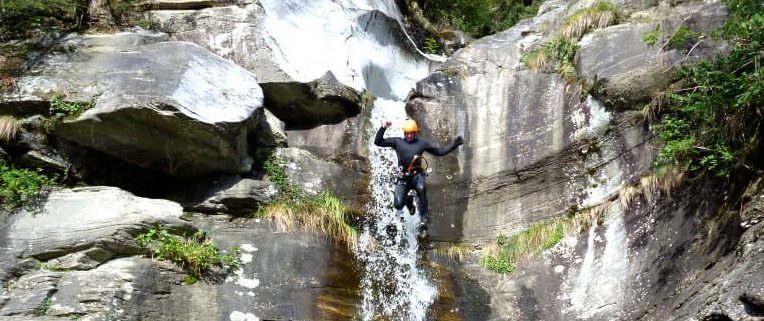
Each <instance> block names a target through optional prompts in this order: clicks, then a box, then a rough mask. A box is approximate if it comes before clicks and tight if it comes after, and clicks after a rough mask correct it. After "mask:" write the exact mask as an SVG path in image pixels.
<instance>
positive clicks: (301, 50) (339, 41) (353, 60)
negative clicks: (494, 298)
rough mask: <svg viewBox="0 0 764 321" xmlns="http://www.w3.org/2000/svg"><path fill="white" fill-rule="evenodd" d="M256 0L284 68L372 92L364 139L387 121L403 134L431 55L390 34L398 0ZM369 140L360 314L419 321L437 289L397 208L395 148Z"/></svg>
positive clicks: (412, 227) (411, 226)
mask: <svg viewBox="0 0 764 321" xmlns="http://www.w3.org/2000/svg"><path fill="white" fill-rule="evenodd" d="M259 3H260V5H261V6H262V8H263V10H264V11H265V13H266V16H265V18H264V21H263V25H264V26H265V28H266V29H267V34H268V37H267V38H266V44H267V45H268V47H269V48H270V52H272V53H274V57H273V58H274V59H275V60H276V61H277V62H278V63H279V66H280V68H281V69H282V70H283V71H284V72H286V73H287V74H289V76H290V77H292V78H294V79H298V80H302V81H310V80H313V79H316V78H318V77H320V76H321V75H323V74H324V73H325V72H326V71H327V69H328V70H329V71H331V72H332V73H333V75H334V76H335V77H336V78H337V79H338V80H339V81H340V82H342V83H343V84H346V85H348V86H351V87H353V88H356V89H357V90H359V91H361V90H367V91H368V92H369V93H371V94H372V95H374V96H375V97H376V98H377V99H376V100H375V103H374V107H373V109H372V113H371V123H372V126H369V127H370V128H368V129H367V130H368V131H370V133H369V134H370V135H368V136H367V137H374V133H375V131H376V129H377V128H379V124H380V122H381V121H382V120H391V121H393V127H392V128H390V129H389V130H388V135H397V136H402V132H401V129H400V125H401V123H402V122H403V120H404V119H405V117H406V114H405V108H404V102H403V100H404V99H405V97H406V95H407V94H408V93H409V91H410V90H411V88H412V87H414V85H415V84H416V82H417V81H418V80H420V79H422V78H424V77H426V76H427V74H428V72H429V66H430V60H429V59H427V58H425V57H424V55H423V54H422V53H421V52H419V51H412V50H411V48H412V47H411V46H410V44H406V42H407V41H410V39H408V38H406V37H403V38H401V37H399V36H398V35H399V34H398V33H396V32H392V29H393V28H395V27H396V26H394V24H395V23H396V21H400V19H401V17H400V12H399V11H398V9H397V6H396V5H395V1H394V0H374V1H371V0H331V1H330V0H312V1H304V0H261V1H260V2H259ZM430 58H433V57H430ZM367 143H368V147H369V148H368V150H369V160H370V163H371V180H370V189H371V192H372V200H371V201H370V203H369V204H368V210H369V215H370V217H372V219H371V222H370V223H369V224H368V225H367V226H366V227H364V228H363V230H362V232H361V233H360V234H361V235H360V237H359V241H358V244H359V246H358V248H357V256H358V260H359V262H360V265H361V266H362V270H363V271H362V272H363V275H362V276H361V278H362V281H361V287H362V288H361V292H362V295H363V302H362V311H361V315H362V317H363V320H365V321H366V320H368V321H370V320H411V321H422V320H425V319H426V315H427V309H428V307H429V305H430V304H431V303H432V302H433V301H434V300H435V296H436V289H435V286H434V285H433V284H432V282H431V281H429V280H428V278H427V275H426V273H425V271H424V270H423V269H422V267H421V266H420V263H419V257H418V256H419V253H420V252H419V251H418V247H419V244H418V242H417V239H416V234H417V233H416V232H417V231H416V226H417V224H418V221H419V217H418V215H409V214H408V213H406V214H405V215H403V214H401V213H396V211H395V210H394V209H393V206H392V191H393V181H394V177H395V173H394V170H395V167H396V164H397V159H396V156H395V153H394V152H393V151H392V150H391V149H389V148H380V147H377V146H374V145H373V141H371V140H370V141H369V142H367ZM401 218H403V219H401ZM388 226H390V227H391V228H388ZM393 231H397V233H392V232H393Z"/></svg>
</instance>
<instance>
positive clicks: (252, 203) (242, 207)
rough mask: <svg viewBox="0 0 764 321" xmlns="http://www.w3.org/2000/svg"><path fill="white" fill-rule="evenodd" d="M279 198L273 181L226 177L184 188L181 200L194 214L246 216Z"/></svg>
mask: <svg viewBox="0 0 764 321" xmlns="http://www.w3.org/2000/svg"><path fill="white" fill-rule="evenodd" d="M277 195H278V191H277V189H276V187H275V186H273V183H271V182H269V181H264V180H255V179H250V178H240V177H230V176H223V177H218V178H216V179H214V180H212V181H208V182H202V183H199V184H198V185H197V186H193V187H192V188H187V189H184V190H182V191H181V192H180V193H179V194H178V198H179V201H180V202H181V204H182V205H183V206H184V208H186V209H188V210H190V211H195V212H201V213H227V214H237V215H246V214H252V213H254V212H255V211H256V210H257V208H258V207H259V206H260V205H262V204H264V203H267V202H268V201H271V200H273V199H274V198H275V197H276V196H277Z"/></svg>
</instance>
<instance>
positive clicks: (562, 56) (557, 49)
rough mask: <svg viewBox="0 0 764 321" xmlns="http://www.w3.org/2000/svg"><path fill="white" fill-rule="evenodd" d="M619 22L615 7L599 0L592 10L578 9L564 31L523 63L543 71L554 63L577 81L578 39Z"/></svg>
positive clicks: (523, 58)
mask: <svg viewBox="0 0 764 321" xmlns="http://www.w3.org/2000/svg"><path fill="white" fill-rule="evenodd" d="M617 19H618V15H617V14H616V8H615V5H613V4H612V3H610V2H606V1H599V2H597V3H596V4H594V5H593V6H591V7H588V8H583V9H580V10H577V11H576V12H574V13H573V14H571V15H570V16H568V17H567V18H566V19H565V22H564V23H563V25H562V28H561V29H560V31H559V32H558V33H557V35H555V36H553V37H552V40H549V41H547V42H545V43H544V44H543V45H542V46H541V47H540V48H537V49H535V50H530V51H528V52H525V53H523V55H522V56H521V57H520V60H521V61H522V62H523V63H524V64H525V65H526V66H528V67H530V68H531V69H532V70H536V71H537V70H540V69H542V68H544V67H545V66H546V65H547V64H549V63H552V62H554V63H555V71H556V72H557V73H559V74H560V76H561V77H562V78H563V79H565V80H567V81H573V80H575V79H576V66H575V62H574V59H575V57H576V52H577V51H578V40H579V39H580V38H581V37H582V36H583V35H584V34H586V33H587V32H589V31H591V30H593V29H595V28H604V27H607V26H609V25H611V24H613V23H615V22H616V21H617Z"/></svg>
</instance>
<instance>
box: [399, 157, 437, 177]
mask: <svg viewBox="0 0 764 321" xmlns="http://www.w3.org/2000/svg"><path fill="white" fill-rule="evenodd" d="M418 159H420V160H422V161H424V162H419V165H418V166H417V165H415V164H416V161H417V160H418ZM429 171H430V164H429V163H428V162H427V159H426V158H424V156H421V155H415V156H414V159H412V160H411V163H409V166H408V167H407V168H406V170H405V171H404V170H403V167H402V166H399V167H398V178H408V177H413V176H416V175H417V174H422V175H425V176H427V173H429Z"/></svg>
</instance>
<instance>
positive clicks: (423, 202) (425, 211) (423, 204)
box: [414, 174, 430, 225]
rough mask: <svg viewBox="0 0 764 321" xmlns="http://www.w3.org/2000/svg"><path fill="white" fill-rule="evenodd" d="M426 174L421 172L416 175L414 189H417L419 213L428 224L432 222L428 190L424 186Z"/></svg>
mask: <svg viewBox="0 0 764 321" xmlns="http://www.w3.org/2000/svg"><path fill="white" fill-rule="evenodd" d="M424 177H425V176H424V175H422V174H419V175H416V176H414V190H415V191H416V197H417V200H418V201H419V202H418V203H419V204H417V205H418V206H419V215H421V216H422V222H423V223H424V224H425V225H426V224H429V223H430V209H429V207H428V204H427V191H426V190H425V187H424V181H425V179H424Z"/></svg>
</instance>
